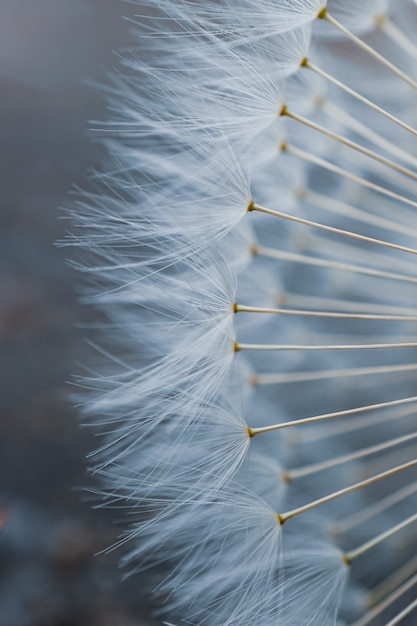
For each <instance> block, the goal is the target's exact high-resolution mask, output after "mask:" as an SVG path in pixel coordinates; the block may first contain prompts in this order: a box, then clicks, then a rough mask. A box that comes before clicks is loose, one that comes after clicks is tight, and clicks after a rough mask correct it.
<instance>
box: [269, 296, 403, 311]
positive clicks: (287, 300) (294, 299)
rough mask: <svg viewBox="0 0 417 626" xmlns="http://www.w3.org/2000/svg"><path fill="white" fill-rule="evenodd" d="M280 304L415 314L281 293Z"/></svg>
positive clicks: (331, 299)
mask: <svg viewBox="0 0 417 626" xmlns="http://www.w3.org/2000/svg"><path fill="white" fill-rule="evenodd" d="M277 302H278V303H279V304H293V305H298V306H303V307H315V308H317V307H320V306H325V307H331V308H333V309H335V310H340V309H351V310H352V311H354V310H358V309H360V310H361V311H362V312H368V313H381V314H386V315H390V314H391V313H392V314H395V313H396V312H397V311H403V312H404V313H406V314H407V315H412V314H413V313H414V309H413V308H409V309H407V308H405V307H402V306H387V305H384V304H374V303H372V302H352V301H351V300H339V299H335V298H325V297H320V296H308V295H305V294H299V293H291V292H282V293H281V292H280V293H279V294H278V296H277Z"/></svg>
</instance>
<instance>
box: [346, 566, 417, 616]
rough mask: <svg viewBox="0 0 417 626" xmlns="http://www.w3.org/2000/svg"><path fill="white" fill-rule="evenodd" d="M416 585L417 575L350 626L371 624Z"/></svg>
mask: <svg viewBox="0 0 417 626" xmlns="http://www.w3.org/2000/svg"><path fill="white" fill-rule="evenodd" d="M416 583H417V574H416V575H415V576H413V577H412V578H410V579H409V580H407V582H405V583H404V584H403V585H401V587H398V589H396V590H395V591H394V592H393V593H391V594H390V595H389V596H386V597H385V598H384V600H382V601H381V602H379V604H377V605H376V606H375V607H374V608H373V609H371V610H370V611H368V612H367V613H365V615H364V616H363V617H362V618H361V619H359V620H357V621H356V622H355V623H354V624H352V626H368V624H369V623H370V622H372V620H373V619H375V617H378V615H380V614H381V613H382V612H383V611H385V609H387V608H388V607H389V606H391V604H394V602H396V601H397V600H398V599H399V598H401V596H402V595H404V594H405V593H406V592H407V591H408V590H409V589H411V588H412V587H414V585H415V584H416ZM394 623H395V622H394ZM386 626H388V625H386Z"/></svg>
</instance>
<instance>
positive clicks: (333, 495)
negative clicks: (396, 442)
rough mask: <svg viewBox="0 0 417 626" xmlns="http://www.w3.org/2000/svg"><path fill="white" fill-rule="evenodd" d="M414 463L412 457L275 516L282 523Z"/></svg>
mask: <svg viewBox="0 0 417 626" xmlns="http://www.w3.org/2000/svg"><path fill="white" fill-rule="evenodd" d="M416 465H417V459H414V460H413V461H409V462H408V463H403V464H402V465H397V466H396V467H392V468H391V469H389V470H387V471H385V472H381V473H380V474H376V475H375V476H371V477H370V478H367V479H366V480H361V481H360V482H358V483H355V484H354V485H351V486H350V487H345V488H344V489H340V490H339V491H334V492H333V493H331V494H329V495H327V496H324V497H323V498H319V499H318V500H314V501H313V502H309V503H308V504H305V505H304V506H300V507H298V508H297V509H293V510H292V511H286V512H285V513H278V514H277V518H278V520H279V522H280V524H281V525H282V524H284V523H285V522H286V521H287V520H289V519H291V518H293V517H296V516H298V515H301V514H302V513H307V512H308V511H312V510H313V509H315V508H317V507H318V506H321V505H322V504H326V503H327V502H331V501H332V500H335V499H336V498H340V497H342V496H345V495H347V494H349V493H352V492H354V491H358V490H359V489H364V488H365V487H368V486H369V485H373V484H375V483H377V482H379V481H380V480H383V479H384V478H389V477H390V476H394V475H395V474H399V473H400V472H403V471H405V470H407V469H410V468H411V467H414V466H416Z"/></svg>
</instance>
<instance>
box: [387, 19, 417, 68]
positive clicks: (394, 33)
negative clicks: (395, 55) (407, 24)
mask: <svg viewBox="0 0 417 626" xmlns="http://www.w3.org/2000/svg"><path fill="white" fill-rule="evenodd" d="M381 29H382V30H383V31H384V33H385V34H386V35H388V37H389V38H390V39H392V41H394V42H395V43H396V44H397V46H399V47H400V48H402V49H403V50H404V51H405V52H407V54H409V55H410V56H411V57H413V58H414V59H417V47H416V46H415V45H414V44H413V42H412V41H411V40H410V39H409V38H408V37H407V36H406V35H405V34H404V33H403V32H402V30H401V29H400V28H398V26H396V25H395V24H394V23H393V22H392V21H391V20H390V19H389V18H388V17H385V18H384V20H383V21H382V23H381Z"/></svg>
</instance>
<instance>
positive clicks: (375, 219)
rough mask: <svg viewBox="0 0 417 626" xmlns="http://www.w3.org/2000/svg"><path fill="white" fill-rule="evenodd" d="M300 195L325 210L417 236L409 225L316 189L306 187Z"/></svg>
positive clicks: (392, 230)
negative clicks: (375, 213)
mask: <svg viewBox="0 0 417 626" xmlns="http://www.w3.org/2000/svg"><path fill="white" fill-rule="evenodd" d="M299 195H300V197H301V198H302V199H303V200H304V201H305V202H307V203H308V204H312V205H313V206H315V207H317V208H318V209H322V210H323V211H328V212H330V213H336V214H338V215H344V216H347V217H350V218H352V219H355V220H357V221H359V222H363V223H365V224H371V225H372V226H378V227H379V228H383V229H385V230H388V231H390V232H397V233H400V234H401V235H407V236H408V237H409V236H410V235H412V236H414V237H417V231H415V230H413V229H412V228H410V227H409V226H408V225H407V226H406V225H405V224H398V223H397V222H394V221H393V220H390V219H387V218H384V217H380V216H379V215H374V214H373V213H369V212H368V211H365V210H363V209H358V208H357V207H353V206H351V205H350V204H346V203H344V202H341V201H340V200H335V199H334V198H329V196H326V195H324V194H320V193H317V192H316V191H311V190H310V189H305V190H302V191H301V192H300V193H299Z"/></svg>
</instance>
